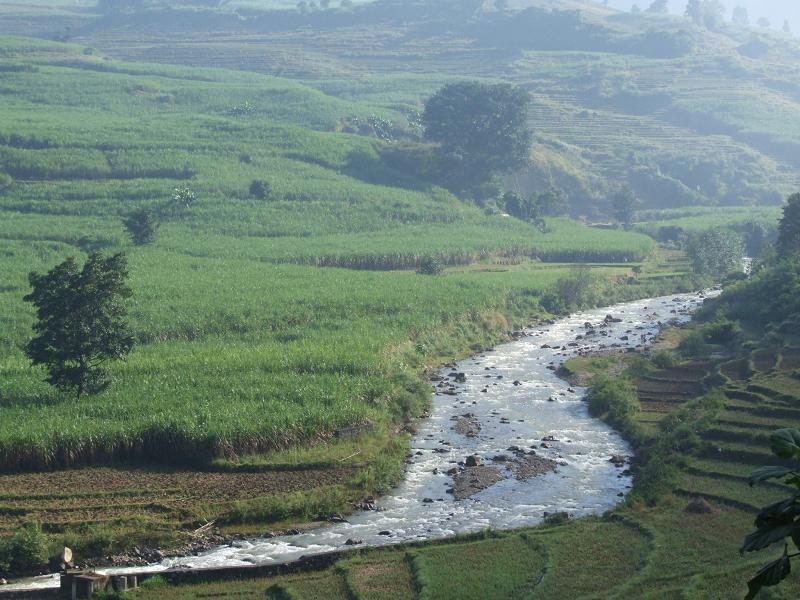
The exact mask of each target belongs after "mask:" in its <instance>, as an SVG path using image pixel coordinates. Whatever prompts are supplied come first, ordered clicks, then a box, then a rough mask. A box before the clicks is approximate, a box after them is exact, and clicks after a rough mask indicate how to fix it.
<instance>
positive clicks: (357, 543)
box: [344, 538, 364, 546]
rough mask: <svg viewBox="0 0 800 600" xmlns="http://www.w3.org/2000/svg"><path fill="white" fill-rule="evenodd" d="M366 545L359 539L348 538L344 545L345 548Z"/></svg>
mask: <svg viewBox="0 0 800 600" xmlns="http://www.w3.org/2000/svg"><path fill="white" fill-rule="evenodd" d="M363 543H364V540H362V539H359V538H347V541H346V542H345V543H344V545H345V546H360V545H361V544H363Z"/></svg>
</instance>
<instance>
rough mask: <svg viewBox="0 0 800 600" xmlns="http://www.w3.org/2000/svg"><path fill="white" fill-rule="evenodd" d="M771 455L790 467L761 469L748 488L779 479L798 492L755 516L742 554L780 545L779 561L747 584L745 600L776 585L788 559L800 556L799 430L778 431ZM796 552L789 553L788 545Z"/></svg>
mask: <svg viewBox="0 0 800 600" xmlns="http://www.w3.org/2000/svg"><path fill="white" fill-rule="evenodd" d="M770 445H771V446H772V452H773V454H775V456H777V457H778V458H781V459H784V460H785V461H791V462H792V463H794V465H795V466H793V467H783V466H780V467H762V468H760V469H758V470H756V471H754V472H753V473H752V474H751V475H750V485H755V484H756V483H760V482H762V481H766V480H769V479H781V480H783V482H784V484H785V485H787V486H790V487H794V488H796V489H797V490H798V492H796V493H794V494H792V495H791V496H790V497H789V498H787V499H786V500H782V501H780V502H776V503H774V504H770V505H769V506H766V507H764V508H763V509H762V510H761V512H760V513H759V514H758V516H757V517H756V521H755V527H756V530H755V531H753V532H752V533H750V534H748V535H747V537H746V538H745V539H744V542H743V544H742V548H741V552H742V553H745V552H757V551H760V550H764V549H766V548H769V547H770V546H773V545H775V544H783V545H784V551H783V554H782V555H781V556H780V558H778V559H776V560H774V561H772V562H770V563H768V564H767V565H765V566H764V567H763V568H762V569H761V570H760V571H759V572H758V573H756V575H755V577H753V578H752V579H751V580H750V581H749V583H748V588H749V593H748V594H747V600H752V599H753V598H755V597H756V596H757V595H758V593H759V591H760V590H761V589H762V588H765V587H771V586H775V585H778V584H779V583H781V582H782V581H783V580H784V579H786V578H787V577H788V576H789V574H790V573H791V559H792V558H796V557H798V556H800V470H799V469H798V466H797V465H800V431H798V430H797V429H781V430H778V431H776V432H775V433H773V434H772V436H770ZM790 541H791V542H792V543H793V544H794V547H795V549H796V550H798V552H795V553H793V554H789V542H790Z"/></svg>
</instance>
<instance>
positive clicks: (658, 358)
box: [650, 350, 678, 369]
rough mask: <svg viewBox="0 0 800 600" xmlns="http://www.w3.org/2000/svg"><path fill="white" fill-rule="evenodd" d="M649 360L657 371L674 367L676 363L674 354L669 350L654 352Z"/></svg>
mask: <svg viewBox="0 0 800 600" xmlns="http://www.w3.org/2000/svg"><path fill="white" fill-rule="evenodd" d="M650 360H652V361H653V364H654V365H655V366H656V367H658V368H659V369H668V368H669V367H674V366H675V365H676V364H677V362H678V359H677V357H676V356H675V354H673V353H672V352H670V351H669V350H660V351H658V352H656V353H655V354H653V356H652V358H651V359H650Z"/></svg>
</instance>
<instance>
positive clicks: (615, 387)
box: [586, 377, 641, 443]
mask: <svg viewBox="0 0 800 600" xmlns="http://www.w3.org/2000/svg"><path fill="white" fill-rule="evenodd" d="M586 399H587V400H588V402H589V413H590V414H591V415H592V416H595V417H599V416H602V415H606V420H607V421H608V422H609V423H610V424H611V425H613V426H614V427H616V428H617V429H619V430H620V431H621V432H622V433H623V434H625V435H626V436H627V437H628V438H629V439H631V441H632V442H633V443H636V442H637V441H638V438H639V431H638V427H637V424H636V422H635V421H634V420H633V417H634V415H636V413H637V412H639V410H640V409H641V405H640V404H639V397H638V395H637V394H636V388H635V387H634V386H633V384H632V383H631V382H630V381H628V380H627V379H610V378H608V377H601V378H599V379H597V380H596V381H595V383H594V385H592V387H591V388H590V389H589V393H588V395H587V396H586Z"/></svg>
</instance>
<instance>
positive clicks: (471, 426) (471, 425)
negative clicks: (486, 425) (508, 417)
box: [453, 390, 486, 437]
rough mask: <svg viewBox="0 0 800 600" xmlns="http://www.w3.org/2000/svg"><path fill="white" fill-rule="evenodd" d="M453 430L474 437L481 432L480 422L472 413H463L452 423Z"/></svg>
mask: <svg viewBox="0 0 800 600" xmlns="http://www.w3.org/2000/svg"><path fill="white" fill-rule="evenodd" d="M483 391H484V392H485V391H486V390H483ZM453 431H455V432H456V433H458V434H460V435H465V436H467V437H475V436H476V435H478V434H479V433H480V432H481V423H480V421H478V419H476V418H475V417H474V416H472V415H464V416H463V417H461V418H460V419H458V421H456V424H455V425H453Z"/></svg>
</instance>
